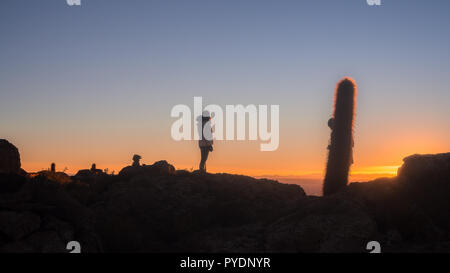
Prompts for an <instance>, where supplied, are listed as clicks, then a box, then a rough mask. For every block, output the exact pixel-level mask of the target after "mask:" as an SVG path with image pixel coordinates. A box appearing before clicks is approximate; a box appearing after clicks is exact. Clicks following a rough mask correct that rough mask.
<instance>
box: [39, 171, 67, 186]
mask: <svg viewBox="0 0 450 273" xmlns="http://www.w3.org/2000/svg"><path fill="white" fill-rule="evenodd" d="M35 178H36V179H46V180H49V181H53V182H57V183H59V184H67V183H70V182H72V179H71V178H70V176H68V175H67V174H66V173H63V172H52V171H40V172H38V173H37V175H36V176H35Z"/></svg>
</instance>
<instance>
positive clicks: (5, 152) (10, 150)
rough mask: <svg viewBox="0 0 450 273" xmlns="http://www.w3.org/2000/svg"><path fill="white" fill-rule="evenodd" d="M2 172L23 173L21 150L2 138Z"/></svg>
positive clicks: (0, 157) (0, 143) (0, 148)
mask: <svg viewBox="0 0 450 273" xmlns="http://www.w3.org/2000/svg"><path fill="white" fill-rule="evenodd" d="M0 173H16V174H19V173H21V169H20V154H19V150H18V149H17V148H16V146H14V145H13V144H11V143H9V142H8V141H7V140H6V139H0Z"/></svg>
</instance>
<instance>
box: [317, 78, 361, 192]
mask: <svg viewBox="0 0 450 273" xmlns="http://www.w3.org/2000/svg"><path fill="white" fill-rule="evenodd" d="M356 93H357V89H356V84H355V82H354V81H353V80H352V79H351V78H344V79H342V80H341V81H340V82H339V83H338V84H337V86H336V91H335V94H334V112H333V117H332V119H330V121H329V126H330V128H331V141H330V146H329V147H328V149H329V151H328V162H327V169H326V174H325V179H324V183H323V195H324V196H325V195H330V194H333V193H335V192H337V191H339V190H340V189H342V188H343V187H345V186H346V185H347V183H348V172H349V170H350V165H351V164H352V163H353V119H354V116H355V108H356Z"/></svg>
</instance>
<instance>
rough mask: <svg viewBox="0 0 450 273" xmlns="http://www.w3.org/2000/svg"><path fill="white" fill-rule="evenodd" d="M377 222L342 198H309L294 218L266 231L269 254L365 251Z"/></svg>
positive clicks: (359, 207) (354, 203)
mask: <svg viewBox="0 0 450 273" xmlns="http://www.w3.org/2000/svg"><path fill="white" fill-rule="evenodd" d="M376 230H377V226H376V223H375V221H373V219H372V218H371V217H370V215H369V214H367V213H366V212H365V211H364V208H363V207H362V206H361V205H359V204H358V203H356V202H354V201H352V200H348V199H347V198H345V197H343V196H342V195H334V196H332V197H323V198H312V197H309V198H308V199H307V200H306V201H305V202H304V203H303V204H302V206H301V207H300V208H299V209H298V210H297V211H296V212H295V213H294V214H292V215H289V216H287V217H284V218H281V219H280V220H278V221H277V222H276V223H274V224H273V225H271V226H270V227H269V228H268V230H267V231H266V234H267V235H266V239H265V241H266V247H265V249H266V251H268V252H328V253H330V252H364V251H365V250H364V248H365V245H366V243H367V242H368V241H370V240H372V238H374V236H375V234H376Z"/></svg>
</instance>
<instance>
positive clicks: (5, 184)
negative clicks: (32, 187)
mask: <svg viewBox="0 0 450 273" xmlns="http://www.w3.org/2000/svg"><path fill="white" fill-rule="evenodd" d="M26 182H27V179H26V177H25V176H23V175H19V174H14V173H8V174H6V173H0V194H5V193H14V192H17V191H18V190H20V188H21V187H22V186H23V184H25V183H26Z"/></svg>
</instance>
